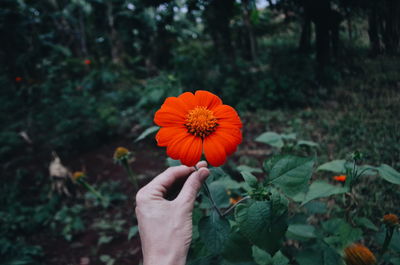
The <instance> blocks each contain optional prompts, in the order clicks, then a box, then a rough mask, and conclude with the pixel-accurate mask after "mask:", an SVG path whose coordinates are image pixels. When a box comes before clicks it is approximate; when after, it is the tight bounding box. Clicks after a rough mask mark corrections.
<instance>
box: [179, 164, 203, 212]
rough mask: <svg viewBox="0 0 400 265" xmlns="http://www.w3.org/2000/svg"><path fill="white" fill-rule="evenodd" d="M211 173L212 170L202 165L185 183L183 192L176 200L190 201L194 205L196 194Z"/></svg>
mask: <svg viewBox="0 0 400 265" xmlns="http://www.w3.org/2000/svg"><path fill="white" fill-rule="evenodd" d="M206 165H207V164H206ZM209 174H210V171H209V170H208V168H205V167H201V168H200V169H199V170H198V171H195V172H193V173H192V174H191V175H190V176H189V178H188V179H187V180H186V182H185V184H184V185H183V188H182V190H181V192H180V193H179V195H178V197H177V198H176V201H177V202H182V203H188V204H189V205H190V206H191V207H193V204H194V201H195V200H196V195H197V193H198V192H199V190H200V188H201V185H202V184H203V182H204V181H205V180H206V178H207V177H208V175H209Z"/></svg>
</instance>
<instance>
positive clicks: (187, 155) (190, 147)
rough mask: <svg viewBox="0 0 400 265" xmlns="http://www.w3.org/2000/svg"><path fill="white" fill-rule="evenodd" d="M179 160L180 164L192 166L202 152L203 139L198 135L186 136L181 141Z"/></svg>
mask: <svg viewBox="0 0 400 265" xmlns="http://www.w3.org/2000/svg"><path fill="white" fill-rule="evenodd" d="M180 145H181V152H180V160H181V162H182V164H184V165H186V166H188V167H192V166H194V165H196V164H197V162H199V161H200V158H201V153H202V152H203V141H202V140H201V138H200V137H195V136H193V135H192V136H191V137H186V138H184V139H183V140H182V141H181V142H180Z"/></svg>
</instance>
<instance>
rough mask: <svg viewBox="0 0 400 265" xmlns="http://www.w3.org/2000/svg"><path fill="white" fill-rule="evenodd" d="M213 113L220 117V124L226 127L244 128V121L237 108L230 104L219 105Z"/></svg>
mask: <svg viewBox="0 0 400 265" xmlns="http://www.w3.org/2000/svg"><path fill="white" fill-rule="evenodd" d="M213 113H214V115H215V117H217V119H218V124H220V125H222V126H225V127H237V128H242V122H241V121H240V118H239V115H238V114H237V112H236V110H235V109H234V108H232V107H231V106H228V105H220V106H217V107H216V108H215V109H214V110H213Z"/></svg>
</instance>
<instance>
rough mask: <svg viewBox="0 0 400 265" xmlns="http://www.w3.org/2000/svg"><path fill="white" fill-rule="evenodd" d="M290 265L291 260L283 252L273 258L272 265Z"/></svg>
mask: <svg viewBox="0 0 400 265" xmlns="http://www.w3.org/2000/svg"><path fill="white" fill-rule="evenodd" d="M288 263H289V259H288V258H287V257H286V256H285V255H283V254H282V252H281V251H278V252H277V253H275V255H274V257H273V258H272V265H287V264H288Z"/></svg>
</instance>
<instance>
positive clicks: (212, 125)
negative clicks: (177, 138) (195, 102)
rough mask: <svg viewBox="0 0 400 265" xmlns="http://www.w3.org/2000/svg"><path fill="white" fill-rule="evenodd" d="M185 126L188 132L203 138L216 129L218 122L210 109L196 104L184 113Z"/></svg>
mask: <svg viewBox="0 0 400 265" xmlns="http://www.w3.org/2000/svg"><path fill="white" fill-rule="evenodd" d="M185 126H186V128H187V129H188V132H189V133H191V134H193V135H194V136H198V137H201V138H205V137H206V136H208V135H210V134H211V133H213V132H214V131H215V130H216V128H217V126H218V123H217V118H216V117H215V116H214V113H213V112H212V111H211V110H208V109H207V108H206V107H199V106H198V107H196V108H194V109H192V110H191V111H189V113H188V114H187V115H186V123H185Z"/></svg>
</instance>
